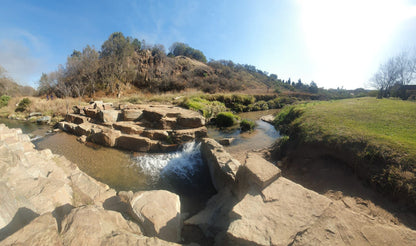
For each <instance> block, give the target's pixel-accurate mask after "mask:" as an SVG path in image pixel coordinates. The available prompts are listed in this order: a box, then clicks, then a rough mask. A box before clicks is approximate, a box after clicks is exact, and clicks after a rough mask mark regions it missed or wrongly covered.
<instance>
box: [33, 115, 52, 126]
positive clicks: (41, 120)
mask: <svg viewBox="0 0 416 246" xmlns="http://www.w3.org/2000/svg"><path fill="white" fill-rule="evenodd" d="M51 119H52V118H51V117H50V116H48V115H47V116H42V117H40V118H39V119H37V120H36V123H38V124H40V125H42V124H45V125H46V124H49V123H51Z"/></svg>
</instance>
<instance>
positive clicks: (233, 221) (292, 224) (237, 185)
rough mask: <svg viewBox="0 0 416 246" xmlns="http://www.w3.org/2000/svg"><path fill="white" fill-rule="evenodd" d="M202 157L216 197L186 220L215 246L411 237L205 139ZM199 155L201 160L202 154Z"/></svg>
mask: <svg viewBox="0 0 416 246" xmlns="http://www.w3.org/2000/svg"><path fill="white" fill-rule="evenodd" d="M201 151H203V152H202V153H203V155H205V156H206V158H207V163H208V165H209V166H210V170H212V172H211V174H212V179H213V182H214V184H215V183H216V184H217V185H216V186H215V187H216V188H217V190H218V194H217V195H215V196H214V197H212V198H211V199H210V200H209V201H208V203H207V205H206V207H205V209H204V210H202V211H201V212H199V213H198V214H196V215H194V216H192V217H191V218H189V219H187V220H186V221H185V222H184V224H185V226H197V227H199V228H200V229H201V231H202V232H203V233H204V234H205V236H206V237H215V242H216V245H411V244H413V243H414V240H416V231H413V230H410V229H408V228H405V227H402V226H397V225H394V224H387V223H386V224H380V222H379V221H377V220H375V219H373V218H371V217H369V216H368V215H366V214H360V213H357V212H355V211H352V210H350V209H349V208H348V206H346V205H345V204H344V203H342V202H339V201H332V200H330V199H328V198H326V197H325V196H323V195H320V194H318V193H316V192H314V191H311V190H308V189H306V188H304V187H302V186H301V185H298V184H296V183H294V182H292V181H290V180H288V179H286V178H284V177H281V173H280V170H279V169H278V168H277V167H276V166H274V165H273V164H271V163H269V162H267V161H266V160H264V159H263V158H261V157H260V156H258V155H256V154H253V153H248V154H247V158H246V161H245V163H244V164H243V165H241V164H236V162H234V161H232V157H230V156H229V155H227V154H226V152H225V151H224V150H223V149H222V148H221V147H220V145H219V144H216V143H215V141H213V140H211V139H204V140H203V144H202V146H201ZM204 153H205V154H204Z"/></svg>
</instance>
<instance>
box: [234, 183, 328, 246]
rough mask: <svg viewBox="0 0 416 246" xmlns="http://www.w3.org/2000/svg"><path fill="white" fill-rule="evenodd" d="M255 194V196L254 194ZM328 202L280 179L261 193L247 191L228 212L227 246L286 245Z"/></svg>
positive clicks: (326, 199)
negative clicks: (229, 221) (230, 221)
mask: <svg viewBox="0 0 416 246" xmlns="http://www.w3.org/2000/svg"><path fill="white" fill-rule="evenodd" d="M253 193H254V195H253ZM330 204H331V201H330V200H329V199H328V198H326V197H324V196H321V195H319V194H318V193H315V192H313V191H310V190H307V189H305V188H303V187H302V186H300V185H298V184H295V183H293V182H292V181H290V180H288V179H285V178H282V177H281V178H279V179H277V180H276V181H275V182H273V183H272V184H271V185H269V186H268V187H267V188H266V189H264V190H263V192H262V194H255V192H249V193H248V194H247V195H246V196H245V197H244V198H243V199H242V200H241V201H240V202H239V203H238V204H237V205H235V206H234V208H233V209H232V211H231V212H230V216H231V218H234V219H236V220H234V221H233V222H232V223H231V224H230V226H229V228H228V230H227V239H228V241H227V242H228V244H229V245H289V244H290V243H291V242H292V240H293V238H294V237H295V236H296V235H297V234H298V233H300V232H302V231H303V230H305V229H306V228H307V227H308V226H309V225H310V224H313V223H314V222H315V221H316V220H317V218H318V217H319V216H320V215H321V214H323V212H324V211H325V209H327V208H328V207H329V205H330Z"/></svg>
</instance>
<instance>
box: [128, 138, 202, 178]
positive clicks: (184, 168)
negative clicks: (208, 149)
mask: <svg viewBox="0 0 416 246" xmlns="http://www.w3.org/2000/svg"><path fill="white" fill-rule="evenodd" d="M200 146H201V144H200V143H196V142H190V143H186V144H184V145H183V146H182V148H181V150H179V151H176V152H172V153H166V154H149V155H145V156H139V157H135V158H133V162H134V165H137V166H139V167H140V169H141V171H142V172H143V173H144V174H145V175H146V176H147V177H148V178H149V179H150V180H149V181H150V182H152V183H157V182H159V181H160V180H161V179H172V178H173V179H175V180H178V181H179V180H180V182H183V183H188V184H191V183H192V182H193V180H194V178H195V175H197V174H198V173H199V172H200V171H201V169H202V167H203V161H202V157H201V152H200Z"/></svg>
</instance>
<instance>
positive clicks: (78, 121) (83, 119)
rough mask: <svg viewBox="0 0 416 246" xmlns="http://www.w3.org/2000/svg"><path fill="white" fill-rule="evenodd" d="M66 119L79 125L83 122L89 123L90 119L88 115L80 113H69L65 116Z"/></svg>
mask: <svg viewBox="0 0 416 246" xmlns="http://www.w3.org/2000/svg"><path fill="white" fill-rule="evenodd" d="M65 120H66V121H68V122H71V123H75V124H77V125H78V124H82V123H87V122H89V121H90V119H89V118H88V117H85V116H82V115H78V114H67V115H66V116H65Z"/></svg>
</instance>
